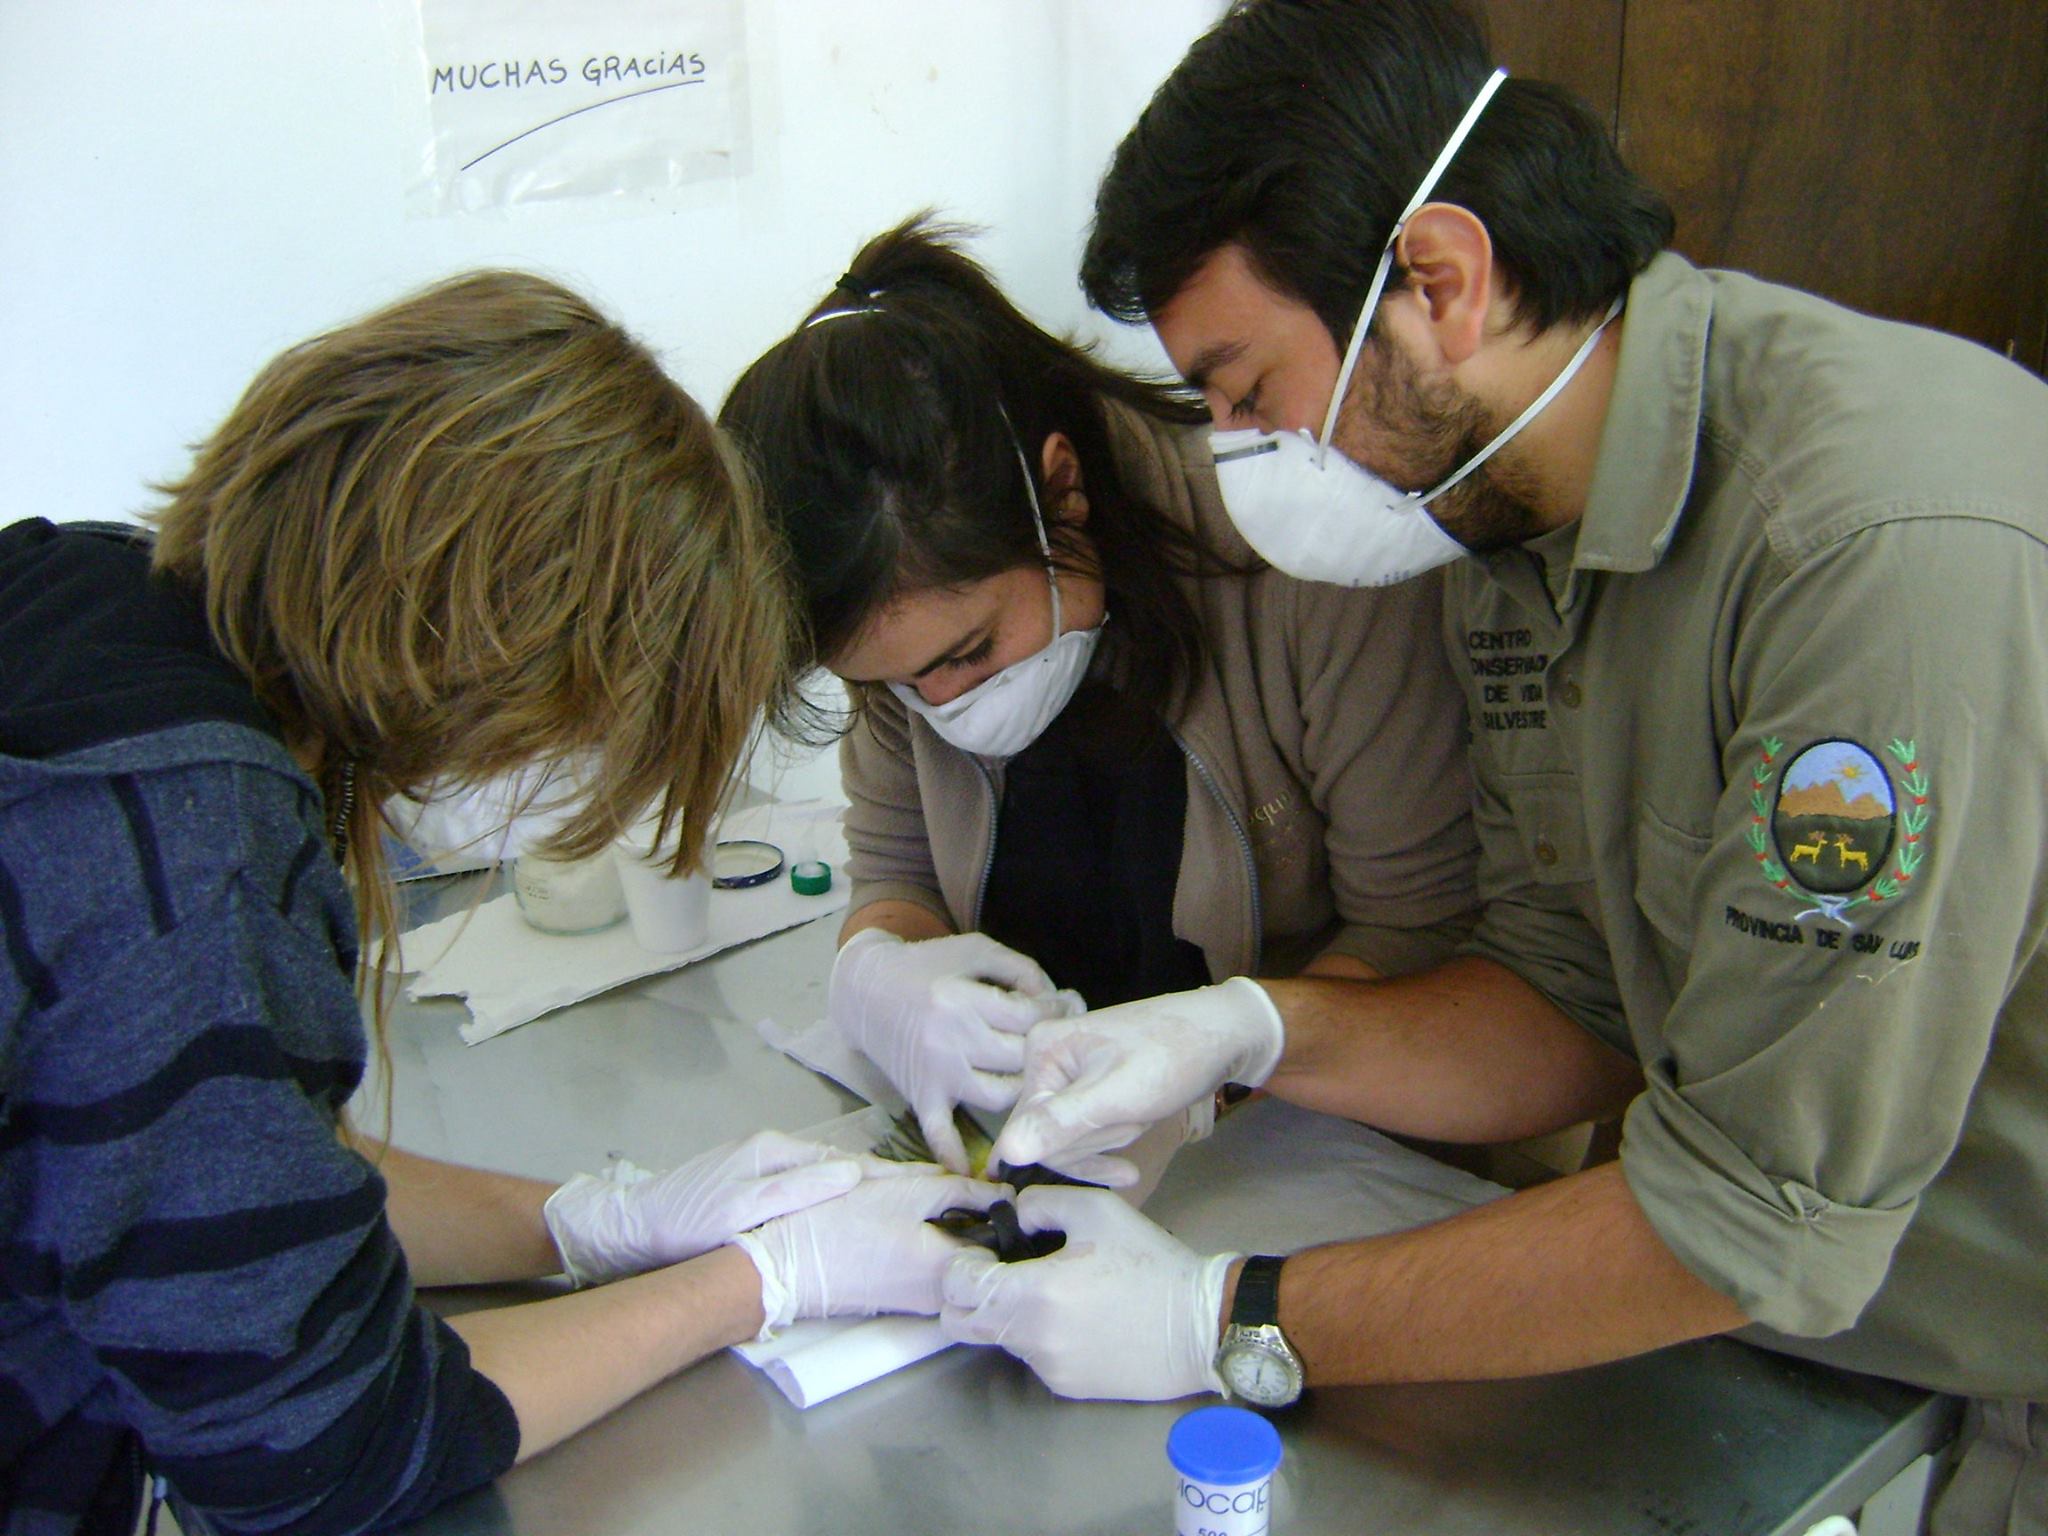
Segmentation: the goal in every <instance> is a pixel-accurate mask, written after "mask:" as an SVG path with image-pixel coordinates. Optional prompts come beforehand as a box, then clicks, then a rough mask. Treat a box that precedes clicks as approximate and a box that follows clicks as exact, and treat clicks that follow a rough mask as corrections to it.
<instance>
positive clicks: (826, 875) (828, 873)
mask: <svg viewBox="0 0 2048 1536" xmlns="http://www.w3.org/2000/svg"><path fill="white" fill-rule="evenodd" d="M789 888H790V889H791V890H793V891H795V892H796V893H797V895H799V896H822V895H824V894H825V893H826V892H827V891H829V890H831V889H832V866H831V865H830V864H827V863H825V862H824V861H823V860H822V859H807V860H805V861H804V862H802V863H800V864H792V865H790V866H789Z"/></svg>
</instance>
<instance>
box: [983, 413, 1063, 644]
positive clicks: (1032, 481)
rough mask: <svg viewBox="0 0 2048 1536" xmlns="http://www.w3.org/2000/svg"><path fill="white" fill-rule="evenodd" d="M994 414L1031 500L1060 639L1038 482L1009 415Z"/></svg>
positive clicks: (1055, 578) (1056, 584)
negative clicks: (1008, 441) (1006, 436)
mask: <svg viewBox="0 0 2048 1536" xmlns="http://www.w3.org/2000/svg"><path fill="white" fill-rule="evenodd" d="M996 414H997V415H998V416H1000V417H1002V418H1003V430H1004V431H1005V432H1007V433H1009V434H1010V451H1011V452H1012V453H1014V454H1016V455H1017V468H1018V470H1019V472H1020V473H1022V474H1023V476H1024V494H1025V495H1026V496H1027V497H1029V498H1030V499H1031V528H1032V531H1033V532H1035V533H1036V534H1037V535H1038V553H1039V554H1040V556H1042V557H1043V558H1044V560H1045V579H1046V583H1047V584H1048V585H1049V586H1050V587H1051V588H1052V637H1053V639H1055V640H1057V639H1059V637H1060V577H1059V571H1058V570H1057V569H1056V568H1055V567H1054V565H1053V563H1052V540H1051V539H1049V538H1047V537H1046V534H1045V512H1044V510H1043V509H1042V508H1041V507H1040V506H1039V504H1038V481H1037V479H1036V478H1035V477H1034V476H1033V475H1032V473H1031V461H1030V460H1029V459H1027V458H1025V457H1024V445H1023V443H1021V442H1019V441H1018V439H1017V429H1016V428H1015V427H1014V426H1012V425H1011V424H1010V413H1009V412H1008V411H1006V410H1004V409H1003V408H1002V406H1001V405H1000V404H999V405H997V406H996Z"/></svg>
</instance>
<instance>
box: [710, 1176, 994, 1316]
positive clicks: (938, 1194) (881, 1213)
mask: <svg viewBox="0 0 2048 1536" xmlns="http://www.w3.org/2000/svg"><path fill="white" fill-rule="evenodd" d="M1002 1196H1003V1191H1002V1190H1001V1188H999V1187H998V1186H996V1185H994V1184H983V1183H980V1182H979V1181H977V1180H974V1179H963V1178H960V1177H958V1176H956V1175H953V1174H941V1173H925V1172H915V1173H909V1174H905V1175H903V1176H901V1177H898V1178H880V1179H872V1180H869V1181H868V1182H866V1183H863V1184H862V1185H861V1186H860V1187H859V1188H858V1189H854V1190H852V1191H850V1192H849V1193H847V1194H845V1195H842V1196H841V1197H840V1198H838V1199H837V1200H827V1201H825V1202H823V1203H822V1204H819V1205H814V1206H812V1207H810V1208H809V1209H808V1210H804V1211H798V1212H797V1213H796V1214H794V1215H791V1216H784V1217H781V1218H779V1219H777V1220H775V1221H771V1222H769V1223H768V1224H767V1225H765V1226H762V1227H757V1228H756V1229H755V1230H753V1231H752V1232H742V1233H740V1234H739V1235H738V1236H737V1237H735V1238H734V1239H733V1245H734V1246H735V1247H737V1248H739V1249H741V1250H742V1251H744V1252H745V1254H746V1255H747V1257H748V1258H750V1259H752V1260H753V1261H754V1268H755V1269H756V1270H758V1271H760V1275H761V1312H762V1316H763V1319H764V1320H763V1322H762V1325H761V1336H762V1337H763V1338H766V1337H767V1336H768V1335H769V1334H770V1333H771V1332H773V1331H774V1330H775V1329H777V1328H781V1327H783V1326H785V1325H786V1324H788V1323H790V1322H792V1321H794V1320H795V1319H797V1318H800V1317H871V1316H873V1315H874V1314H875V1313H877V1312H917V1313H922V1314H924V1315H926V1316H929V1315H931V1314H932V1313H934V1312H937V1311H938V1310H939V1282H940V1277H941V1276H942V1275H943V1274H944V1273H945V1269H946V1264H947V1262H948V1261H949V1260H950V1259H951V1258H952V1257H953V1255H954V1254H956V1253H958V1252H959V1251H960V1249H961V1246H962V1245H961V1243H960V1241H959V1240H958V1239H957V1238H951V1237H948V1236H946V1234H945V1233H943V1232H941V1231H939V1229H938V1228H936V1227H932V1226H927V1225H926V1218H927V1217H931V1216H936V1215H938V1214H939V1213H940V1212H941V1211H947V1210H951V1209H952V1208H953V1207H955V1206H971V1207H972V1208H973V1209H975V1210H977V1211H985V1210H987V1209H988V1207H989V1206H990V1205H991V1204H992V1203H994V1202H995V1201H997V1200H1000V1199H1001V1198H1002Z"/></svg>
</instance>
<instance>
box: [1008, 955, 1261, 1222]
mask: <svg viewBox="0 0 2048 1536" xmlns="http://www.w3.org/2000/svg"><path fill="white" fill-rule="evenodd" d="M1286 1043H1287V1036H1286V1030H1285V1028H1284V1026H1283V1025H1282V1024H1281V1022H1280V1010H1279V1009H1278V1008H1276V1007H1274V1006H1273V999H1272V998H1271V997H1270V996H1268V995H1267V993H1266V989H1265V988H1264V987H1262V986H1260V985H1259V984H1258V983H1257V982H1255V981H1252V980H1250V979H1249V978H1247V977H1243V976H1233V977H1231V979H1230V980H1228V981H1226V982H1222V983H1220V984H1219V985H1217V986H1213V987H1202V988H1199V989H1197V990H1196V991H1193V992H1171V993H1168V994H1166V995H1165V996H1163V997H1146V998H1140V999H1139V1000H1138V1001H1137V1002H1134V1003H1120V1004H1118V1005H1117V1006H1116V1007H1114V1008H1102V1009H1098V1010H1096V1011H1095V1012H1093V1013H1085V1014H1082V1015H1081V1016H1080V1017H1079V1018H1076V1019H1057V1020H1053V1021H1050V1022H1048V1023H1044V1024H1040V1025H1038V1026H1037V1027H1036V1028H1034V1029H1033V1030H1032V1031H1031V1034H1030V1036H1029V1037H1028V1038H1027V1040H1026V1041H1025V1060H1024V1087H1023V1091H1022V1093H1021V1094H1020V1095H1019V1097H1018V1100H1017V1107H1016V1109H1015V1110H1014V1111H1013V1112H1012V1113H1011V1115H1010V1119H1009V1123H1008V1124H1006V1125H1005V1126H1004V1127H1003V1131H1002V1134H1001V1135H1000V1136H998V1137H997V1138H996V1144H995V1149H994V1150H993V1151H992V1152H991V1153H990V1154H989V1166H990V1167H991V1168H993V1167H994V1166H996V1164H997V1162H998V1161H1001V1162H1005V1163H1008V1164H1010V1165H1011V1166H1012V1167H1022V1166H1024V1165H1025V1164H1027V1163H1043V1164H1045V1165H1046V1166H1047V1167H1048V1168H1057V1169H1058V1170H1059V1171H1060V1172H1062V1173H1067V1174H1071V1175H1072V1176H1073V1177H1075V1178H1077V1179H1087V1180H1089V1181H1091V1182H1093V1183H1097V1184H1111V1185H1119V1186H1121V1185H1125V1184H1130V1183H1133V1182H1134V1181H1135V1180H1136V1178H1137V1170H1136V1169H1135V1168H1133V1167H1132V1166H1131V1165H1130V1164H1129V1163H1127V1162H1125V1161H1123V1160H1122V1159H1121V1158H1111V1157H1103V1156H1101V1154H1102V1153H1104V1152H1108V1151H1112V1150H1114V1149H1115V1148H1117V1147H1122V1146H1128V1145H1129V1144H1130V1143H1131V1142H1132V1141H1134V1140H1135V1139H1136V1138H1137V1137H1138V1135H1139V1133H1140V1132H1142V1131H1143V1130H1144V1129H1145V1127H1146V1126H1147V1125H1149V1124H1151V1123H1152V1122H1153V1121H1155V1120H1163V1119H1165V1118H1166V1117H1167V1116H1169V1115H1173V1114H1176V1113H1178V1112H1180V1111H1182V1110H1185V1109H1187V1108H1189V1107H1190V1106H1192V1105H1194V1104H1197V1103H1198V1102H1200V1101H1201V1100H1203V1099H1213V1097H1214V1095H1215V1092H1216V1090H1217V1089H1218V1088H1220V1087H1222V1086H1223V1085H1224V1084H1225V1083H1242V1084H1244V1085H1245V1086H1246V1087H1248V1088H1257V1087H1259V1086H1260V1085H1261V1084H1263V1083H1264V1082H1265V1081H1266V1079H1267V1078H1269V1077H1271V1076H1272V1075H1273V1069H1274V1068H1275V1067H1276V1066H1278V1065H1279V1064H1280V1055H1281V1052H1282V1051H1283V1050H1284V1049H1285V1048H1286Z"/></svg>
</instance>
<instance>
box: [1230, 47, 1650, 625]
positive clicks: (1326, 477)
mask: <svg viewBox="0 0 2048 1536" xmlns="http://www.w3.org/2000/svg"><path fill="white" fill-rule="evenodd" d="M1506 79H1507V71H1506V70H1504V69H1502V70H1495V71H1494V73H1493V75H1492V76H1491V77H1490V78H1489V79H1488V80H1487V82H1486V84H1485V85H1483V86H1481V87H1480V90H1479V94H1478V95H1477V96H1476V97H1474V98H1473V101H1472V105H1471V106H1470V107H1468V108H1466V109H1465V116H1464V117H1463V118H1462V119H1461V120H1460V121H1459V123H1458V126H1457V128H1456V129H1455V130H1454V131H1453V132H1452V134H1451V137H1450V142H1448V143H1447V144H1445V145H1444V148H1443V153H1441V154H1440V155H1438V156H1437V158H1436V163H1435V164H1434V165H1432V166H1431V167H1430V168H1429V174H1428V175H1426V176H1424V177H1423V178H1422V184H1421V185H1420V186H1419V187H1417V188H1416V189H1415V195H1414V196H1413V197H1411V198H1409V200H1408V206H1407V207H1406V208H1404V209H1402V210H1401V216H1400V218H1398V219H1396V220H1395V221H1394V228H1393V232H1392V233H1391V234H1389V235H1388V236H1387V243H1386V247H1385V248H1384V249H1383V250H1382V251H1381V252H1380V262H1379V267H1378V269H1377V270H1376V271H1375V272H1374V273H1373V278H1372V285H1371V286H1370V287H1369V288H1368V289H1367V290H1366V294H1365V303H1364V304H1363V305H1362V306H1361V307H1360V309H1359V311H1358V322H1357V324H1355V325H1354V326H1353V327H1352V330H1351V343H1350V345H1349V346H1348V347H1347V348H1346V349H1345V353H1344V366H1343V367H1342V368H1341V369H1340V370H1339V371H1338V373H1337V384H1336V388H1335V389H1334V390H1332V391H1331V394H1330V408H1329V410H1328V411H1326V412H1325V413H1324V415H1323V430H1322V433H1321V435H1320V436H1318V437H1310V436H1309V435H1308V433H1307V432H1306V431H1298V432H1259V431H1242V432H1217V433H1213V434H1211V436H1210V438H1209V444H1210V448H1211V451H1212V452H1213V453H1214V455H1215V459H1216V480H1217V484H1218V486H1219V487H1220V488H1221V490H1222V492H1223V505H1224V508H1225V510H1227V511H1228V512H1229V513H1230V520H1231V521H1232V522H1233V523H1235V524H1236V525H1237V531H1238V532H1239V533H1241V534H1243V535H1244V538H1245V542H1246V543H1247V544H1249V545H1251V547H1252V548H1253V549H1255V550H1257V551H1258V552H1259V555H1260V556H1261V558H1263V559H1264V560H1265V561H1266V563H1267V564H1269V565H1271V566H1273V567H1274V568H1275V569H1277V570H1281V571H1284V572H1286V573H1287V574H1288V575H1289V576H1295V577H1299V578H1300V579H1301V580H1303V581H1326V582H1330V583H1332V584H1334V585H1337V586H1345V587H1385V586H1391V585H1393V584H1394V583H1395V582H1397V581H1406V580H1407V579H1408V578H1409V577H1411V576H1419V575H1421V574H1422V573H1423V572H1424V571H1428V570H1433V569H1435V568H1436V567H1437V566H1439V565H1443V564H1445V563H1447V562H1449V561H1451V560H1455V559H1457V558H1458V557H1459V556H1460V555H1462V554H1464V553H1466V550H1465V546H1464V545H1462V544H1460V543H1459V542H1458V541H1457V540H1456V539H1454V538H1452V537H1451V536H1450V535H1449V534H1447V533H1445V532H1444V531H1443V529H1442V528H1441V527H1439V526H1438V525H1437V521H1436V519H1435V518H1433V517H1431V516H1430V515H1429V513H1428V512H1427V511H1426V510H1425V508H1427V506H1428V505H1429V503H1430V502H1432V501H1434V500H1435V499H1436V498H1437V497H1439V496H1441V495H1442V494H1443V493H1444V492H1445V491H1448V490H1449V489H1450V488H1451V487H1452V486H1454V485H1456V484H1457V483H1458V482H1459V481H1460V480H1463V479H1464V478H1465V477H1466V476H1467V475H1469V474H1471V473H1472V471H1473V470H1475V469H1477V468H1478V467H1479V466H1480V465H1481V464H1484V463H1485V462H1486V461H1487V460H1488V459H1489V458H1491V457H1493V455H1494V454H1495V453H1497V452H1498V451H1499V450H1500V449H1501V448H1503V447H1505V446H1506V445H1507V443H1508V440H1509V439H1510V438H1512V437H1514V435H1515V434H1516V433H1517V432H1520V431H1521V430H1522V428H1523V427H1525V426H1527V425H1528V424H1529V423H1530V422H1531V421H1533V420H1534V419H1535V418H1536V414H1537V413H1538V412H1539V411H1541V410H1542V409H1543V408H1544V407H1545V406H1546V405H1548V404H1550V402H1551V401H1552V400H1554V399H1555V398H1556V397H1557V393H1558V391H1559V390H1561V389H1563V388H1564V387H1565V385H1567V384H1569V383H1570V382H1571V379H1572V375H1573V374H1575V373H1577V372H1578V371H1579V367H1580V365H1581V364H1583V363H1584V362H1585V360H1586V358H1587V357H1588V356H1589V355H1590V354H1591V353H1592V350H1593V343H1594V342H1596V341H1598V340H1599V339H1600V333H1601V331H1604V330H1606V329H1607V324H1608V321H1610V320H1612V319H1613V318H1614V316H1615V315H1616V313H1618V312H1619V311H1620V309H1621V302H1620V300H1618V299H1617V300H1616V301H1615V303H1614V305H1613V307H1612V308H1610V309H1609V310H1608V311H1607V319H1606V320H1602V321H1601V322H1600V325H1599V327H1598V328H1597V329H1596V330H1595V331H1594V332H1593V334H1592V335H1590V336H1588V337H1587V338H1586V340H1585V342H1584V343H1583V344H1582V345H1581V346H1580V347H1579V350H1578V352H1577V353H1576V354H1575V355H1574V356H1573V358H1572V360H1571V361H1570V362H1569V363H1567V364H1566V365H1565V367H1564V371H1563V372H1561V373H1559V374H1558V376H1557V377H1556V378H1555V379H1553V380H1552V381H1551V384H1550V387H1549V388H1548V389H1546V390H1544V391H1543V393H1542V394H1540V395H1538V396H1537V397H1536V399H1535V400H1534V401H1532V402H1531V403H1530V405H1529V408H1528V409H1527V410H1525V411H1523V412H1522V414H1521V415H1519V416H1517V417H1516V418H1515V419H1514V420H1513V421H1512V422H1510V423H1509V424H1508V426H1507V428H1506V429H1505V430H1504V431H1503V432H1501V434H1500V435H1499V436H1498V437H1496V438H1494V440H1493V441H1492V442H1490V443H1488V444H1487V445H1486V447H1484V448H1483V449H1481V450H1480V451H1479V452H1478V453H1477V454H1475V455H1473V457H1472V458H1471V459H1470V460H1469V461H1468V462H1467V463H1465V464H1464V465H1462V466H1461V467H1460V468H1459V469H1458V470H1456V471H1455V472H1454V473H1453V474H1452V475H1451V476H1450V477H1449V478H1448V479H1446V480H1445V481H1444V482H1443V483H1442V484H1441V485H1438V486H1436V487H1435V488H1434V489H1432V490H1429V491H1404V490H1401V489H1400V488H1399V487H1398V486H1393V485H1389V484H1388V483H1387V482H1386V481H1384V480H1382V479H1380V477H1379V476H1377V475H1375V474H1373V473H1372V472H1371V471H1370V470H1368V469H1366V468H1364V467H1363V466H1361V465H1358V464H1354V463H1352V462H1351V460H1349V459H1347V458H1346V457H1344V455H1343V454H1342V453H1341V452H1339V451H1337V450H1335V449H1333V448H1331V447H1330V437H1331V434H1332V433H1333V432H1335V430H1336V427H1337V413H1338V410H1339V408H1340V407H1341V406H1342V404H1343V401H1344V392H1345V390H1346V388H1347V387H1348V386H1349V385H1350V383H1351V374H1352V370H1353V369H1355V368H1356V367H1357V366H1358V358H1359V353H1360V352H1361V351H1362V350H1363V348H1364V345H1365V338H1366V333H1367V332H1368V331H1369V330H1370V329H1371V328H1372V316H1373V310H1374V308H1375V306H1377V305H1378V303H1379V301H1380V294H1381V292H1382V290H1384V289H1385V287H1386V285H1387V275H1388V274H1389V273H1390V272H1391V271H1392V270H1393V264H1394V243H1395V242H1396V241H1397V240H1399V239H1400V238H1401V231H1402V229H1403V228H1405V227H1406V225H1407V223H1408V220H1409V218H1410V216H1411V215H1413V214H1414V212H1415V210H1416V209H1418V208H1420V207H1421V206H1422V205H1423V203H1424V202H1426V201H1427V200H1428V198H1429V194H1430V193H1431V192H1432V191H1433V190H1434V189H1435V187H1436V184H1437V181H1438V180H1439V179H1440V178H1441V177H1442V176H1443V173H1444V171H1445V169H1446V168H1448V167H1449V165H1450V163H1451V159H1452V157H1453V156H1454V155H1456V154H1457V152H1458V149H1459V147H1460V146H1461V145H1463V144H1464V142H1465V138H1466V135H1468V134H1469V133H1471V131H1472V125H1473V124H1474V123H1476V122H1478V121H1479V114H1480V113H1481V112H1483V111H1485V110H1486V104H1487V103H1488V102H1489V101H1491V100H1492V99H1493V93H1494V92H1495V91H1497V90H1499V89H1500V87H1501V84H1502V82H1504V81H1505V80H1506Z"/></svg>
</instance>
